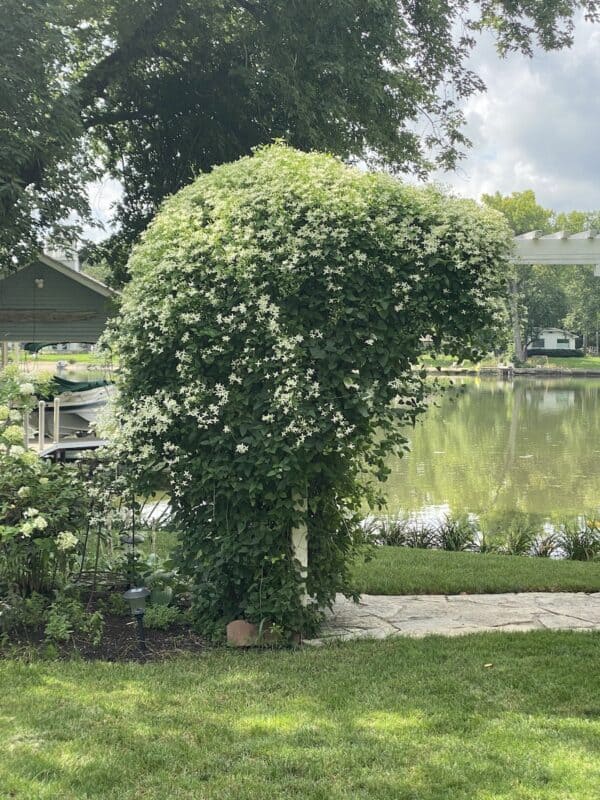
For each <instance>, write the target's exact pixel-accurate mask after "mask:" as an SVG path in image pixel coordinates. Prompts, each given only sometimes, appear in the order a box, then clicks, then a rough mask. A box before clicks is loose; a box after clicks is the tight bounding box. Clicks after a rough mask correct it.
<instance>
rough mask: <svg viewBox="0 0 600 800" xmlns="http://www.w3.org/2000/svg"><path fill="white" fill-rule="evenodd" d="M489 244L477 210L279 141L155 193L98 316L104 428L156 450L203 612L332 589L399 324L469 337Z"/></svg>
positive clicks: (486, 218) (494, 224)
mask: <svg viewBox="0 0 600 800" xmlns="http://www.w3.org/2000/svg"><path fill="white" fill-rule="evenodd" d="M509 255H510V234H509V231H508V228H507V227H506V225H505V224H504V221H503V220H502V218H501V216H500V215H499V214H496V213H495V212H493V211H489V210H487V209H482V208H481V207H479V206H477V205H476V204H475V203H473V202H471V201H464V200H463V201H461V200H453V199H451V198H448V197H446V196H444V195H443V194H441V193H438V192H437V191H435V190H433V189H428V190H422V189H421V190H419V189H416V188H414V187H408V186H404V185H402V184H401V183H399V182H398V181H397V180H395V179H394V178H392V177H389V176H385V175H381V174H366V173H364V172H361V171H359V170H354V169H351V168H349V167H346V166H344V165H343V164H342V163H341V162H339V161H338V160H336V159H334V158H333V157H330V156H324V155H318V154H310V155H309V154H304V153H301V152H299V151H296V150H293V149H291V148H288V147H285V146H282V145H274V146H271V147H268V148H265V149H261V150H260V151H259V152H258V153H257V154H256V155H254V156H253V157H251V158H244V159H241V160H240V161H237V162H236V163H234V164H232V165H225V166H222V167H219V168H217V169H215V170H213V171H212V172H211V173H210V174H208V175H206V176H202V177H200V178H199V179H198V180H196V181H195V182H194V183H193V184H191V185H190V186H189V187H187V188H185V189H183V190H181V191H180V192H179V193H178V194H176V195H175V196H174V197H172V198H171V199H169V200H168V201H167V202H166V203H165V204H164V206H163V208H162V210H161V212H160V213H159V214H158V216H157V217H156V219H155V220H154V222H153V223H152V224H151V225H150V227H149V228H148V230H147V231H146V233H145V235H144V238H143V241H142V243H141V244H140V245H138V246H137V247H136V249H135V250H134V253H133V255H132V259H131V264H130V266H131V273H132V280H131V282H130V283H129V284H128V285H127V286H126V287H125V289H124V292H123V302H122V309H121V315H120V317H119V319H118V320H117V322H116V327H115V329H114V330H113V333H112V336H111V337H110V343H111V349H112V350H113V352H117V353H118V355H119V359H120V365H121V372H120V376H121V382H120V408H119V409H118V412H117V413H118V421H119V425H118V426H117V428H118V433H117V443H118V446H119V448H120V449H119V453H120V455H119V458H120V459H121V460H123V461H124V462H125V463H126V464H129V465H130V469H131V470H132V472H133V473H134V474H135V473H138V474H140V475H144V474H145V473H146V472H148V471H150V472H151V471H152V469H161V470H164V473H165V477H166V480H167V481H168V483H169V487H170V495H171V498H172V502H173V505H174V510H175V512H176V519H177V521H178V523H179V526H180V529H181V531H182V533H181V538H180V559H181V564H182V569H183V570H184V571H185V572H186V573H187V574H188V575H189V576H190V577H191V578H192V580H193V585H194V588H193V592H192V598H193V611H194V614H195V618H196V620H197V623H198V625H199V626H200V627H201V628H202V629H203V630H204V631H205V632H211V631H217V630H222V626H223V625H224V624H226V623H228V622H229V621H230V620H232V619H235V618H239V617H244V618H246V619H248V620H249V621H251V622H255V623H259V622H261V621H265V620H266V621H269V622H272V623H276V624H278V625H281V626H283V627H284V628H285V629H287V630H302V629H306V627H310V626H311V624H314V622H315V619H316V618H317V616H318V612H319V609H320V608H322V607H323V606H325V605H327V604H328V603H330V602H331V601H332V600H333V598H334V596H335V593H336V592H337V591H344V592H346V593H351V586H350V585H349V574H348V568H349V564H350V562H351V559H352V557H353V554H354V553H355V552H356V547H357V544H358V542H359V541H362V535H363V534H362V529H361V527H360V520H361V518H362V516H363V515H364V503H365V502H367V501H368V500H371V501H372V502H376V500H377V495H378V494H379V493H378V492H377V488H376V483H375V484H373V480H375V481H376V480H378V479H384V478H385V477H386V475H387V474H388V472H389V469H388V467H387V466H386V457H387V456H388V455H389V454H390V453H391V452H399V451H400V452H401V451H402V450H403V449H405V448H406V446H407V439H406V436H405V427H406V425H408V424H410V423H411V422H414V420H415V418H416V417H417V416H418V414H419V413H420V412H421V411H423V409H424V407H425V395H426V393H427V389H426V385H425V382H424V377H423V378H421V377H419V376H418V375H417V374H415V373H414V372H413V370H412V369H411V364H413V363H416V362H417V360H418V357H419V354H420V337H422V336H424V335H431V336H432V338H433V342H434V345H435V346H436V347H439V348H442V349H443V350H445V351H446V352H451V353H458V354H459V355H460V356H462V357H473V356H476V355H477V354H478V353H480V352H482V349H485V348H486V347H487V345H488V343H489V340H490V337H491V335H492V331H493V328H494V325H495V324H496V321H497V319H496V310H497V307H498V304H499V296H500V294H501V292H502V277H501V276H500V275H499V273H501V272H502V269H501V268H502V267H503V266H504V264H505V261H506V259H507V258H508V257H509ZM394 398H396V400H397V402H396V403H393V402H392V401H393V400H394ZM403 428H404V430H403ZM303 526H306V527H307V530H308V550H309V558H308V564H309V566H308V575H307V577H306V582H305V580H304V576H303V574H302V571H301V566H300V564H299V563H298V561H296V560H295V559H294V552H293V550H292V545H291V536H292V531H293V530H294V529H296V530H301V529H302V528H303ZM305 589H306V591H307V593H308V595H309V597H310V598H311V600H310V601H309V602H308V604H307V605H303V603H302V595H303V592H304V590H305Z"/></svg>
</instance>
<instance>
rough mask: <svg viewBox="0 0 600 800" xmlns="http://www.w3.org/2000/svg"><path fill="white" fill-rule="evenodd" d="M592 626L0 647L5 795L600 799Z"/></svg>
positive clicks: (0, 786) (596, 651)
mask: <svg viewBox="0 0 600 800" xmlns="http://www.w3.org/2000/svg"><path fill="white" fill-rule="evenodd" d="M599 658H600V634H596V633H573V632H549V631H548V632H547V631H542V632H533V633H528V634H506V633H503V634H502V633H492V634H481V635H474V636H467V637H460V638H457V639H444V638H440V637H430V638H427V639H421V640H410V639H398V638H396V639H388V640H386V641H371V642H369V641H363V642H353V643H345V644H338V645H332V646H326V647H322V648H310V647H307V648H304V649H302V650H300V651H296V652H294V651H283V652H282V651H280V652H278V651H271V652H256V651H255V652H230V651H226V650H217V651H213V652H208V653H207V654H206V655H204V656H196V657H178V658H176V659H173V660H171V661H168V662H164V663H159V664H146V665H139V664H109V663H93V664H90V663H81V662H74V661H71V662H67V663H58V662H36V663H33V664H29V665H28V664H26V663H24V662H18V661H8V660H5V661H0V692H1V694H0V697H1V698H2V699H1V700H0V797H1V798H2V800H5V798H18V799H19V800H42V798H43V799H44V800H57V799H58V798H60V800H84V799H85V800H92V798H98V800H117V798H118V800H134V799H135V800H138V798H144V800H159V799H160V800H164V798H168V800H184V799H185V800H192V799H193V800H230V799H231V798H235V800H265V798H268V799H269V800H277V799H279V798H282V799H283V798H286V800H287V799H289V798H298V799H299V800H300V798H301V799H302V800H349V798H353V799H354V798H355V799H356V800H369V799H371V798H372V800H450V799H452V800H475V798H476V800H574V799H575V798H577V800H597V798H598V797H600V671H599V670H598V669H596V666H595V665H597V664H598V659H599Z"/></svg>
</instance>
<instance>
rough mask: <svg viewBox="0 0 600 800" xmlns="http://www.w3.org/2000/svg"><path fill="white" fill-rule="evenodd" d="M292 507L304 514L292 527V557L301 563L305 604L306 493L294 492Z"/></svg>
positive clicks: (304, 600) (307, 599) (305, 602)
mask: <svg viewBox="0 0 600 800" xmlns="http://www.w3.org/2000/svg"><path fill="white" fill-rule="evenodd" d="M294 508H295V510H296V511H301V512H302V513H303V515H304V521H303V522H301V523H300V525H298V526H297V527H295V528H292V550H293V552H294V558H296V560H298V561H299V562H300V564H301V567H300V574H301V575H302V579H303V582H304V593H303V596H302V603H303V604H304V605H307V603H308V601H309V597H308V594H307V592H306V578H307V575H308V525H307V524H306V515H307V513H308V503H307V500H306V495H305V496H304V497H303V496H302V495H300V494H299V493H294Z"/></svg>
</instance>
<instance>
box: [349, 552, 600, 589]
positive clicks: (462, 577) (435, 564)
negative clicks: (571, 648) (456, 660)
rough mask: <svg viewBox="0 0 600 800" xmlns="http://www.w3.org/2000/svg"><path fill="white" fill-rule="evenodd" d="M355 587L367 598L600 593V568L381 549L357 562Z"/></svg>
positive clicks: (578, 563) (523, 558)
mask: <svg viewBox="0 0 600 800" xmlns="http://www.w3.org/2000/svg"><path fill="white" fill-rule="evenodd" d="M354 584H355V586H356V588H357V589H358V591H360V592H363V593H365V594H459V593H460V592H469V593H474V594H476V593H485V592H494V593H495V592H558V591H562V592H600V564H598V563H594V562H589V561H587V562H583V561H558V560H555V559H550V558H528V557H526V556H498V555H487V554H481V553H453V552H446V551H444V550H416V549H412V548H407V547H381V548H378V549H377V550H376V552H375V557H374V558H373V559H372V560H371V561H368V562H367V563H363V562H361V563H359V564H357V566H356V568H355V570H354Z"/></svg>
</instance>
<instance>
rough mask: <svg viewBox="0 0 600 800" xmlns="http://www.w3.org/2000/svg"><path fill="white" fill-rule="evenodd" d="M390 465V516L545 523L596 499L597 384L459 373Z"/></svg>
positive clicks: (599, 492)
mask: <svg viewBox="0 0 600 800" xmlns="http://www.w3.org/2000/svg"><path fill="white" fill-rule="evenodd" d="M408 436H409V438H410V440H411V452H410V453H409V454H407V455H406V456H405V457H404V458H402V459H400V458H398V459H393V460H392V461H391V462H390V466H391V468H392V475H391V476H390V478H389V479H388V482H387V484H386V494H387V502H388V512H389V513H390V514H395V513H408V514H409V515H410V516H414V517H415V518H417V519H422V520H423V521H427V522H430V521H431V522H434V521H438V520H439V519H440V518H442V517H443V516H444V515H445V514H448V513H463V512H469V513H473V514H476V515H478V516H485V517H494V516H498V517H502V516H505V515H513V514H524V515H528V516H532V517H537V518H541V519H544V520H548V521H557V520H561V519H565V518H572V517H574V516H577V515H578V514H581V513H583V512H588V513H589V512H592V513H596V512H595V510H597V509H598V507H599V505H600V469H599V466H600V380H595V379H585V378H557V379H544V378H526V377H519V378H515V379H514V380H513V381H503V380H500V379H497V378H475V377H472V378H471V377H469V378H464V379H463V378H461V379H455V381H454V388H451V389H449V390H448V391H447V392H446V393H445V394H443V395H442V396H440V397H438V398H437V399H436V401H435V405H434V406H432V407H430V408H429V410H428V411H427V413H426V414H425V415H424V417H423V418H422V420H421V421H420V422H419V423H418V424H417V425H416V427H415V428H414V429H411V430H410V431H409V432H408Z"/></svg>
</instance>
